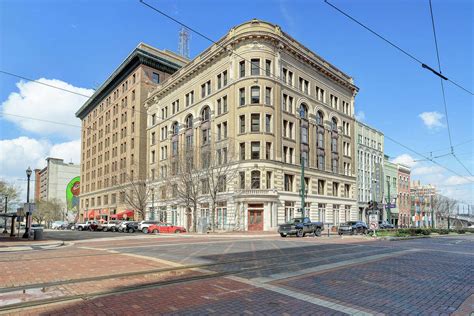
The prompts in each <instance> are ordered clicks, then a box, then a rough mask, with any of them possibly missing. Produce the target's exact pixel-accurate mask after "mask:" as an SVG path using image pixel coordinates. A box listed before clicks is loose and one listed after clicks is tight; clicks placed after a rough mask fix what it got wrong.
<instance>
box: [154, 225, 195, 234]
mask: <svg viewBox="0 0 474 316" xmlns="http://www.w3.org/2000/svg"><path fill="white" fill-rule="evenodd" d="M185 232H186V228H184V227H181V226H175V225H171V224H168V223H160V224H152V225H150V226H149V227H148V233H155V234H156V233H174V234H180V233H185Z"/></svg>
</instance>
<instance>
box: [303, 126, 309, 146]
mask: <svg viewBox="0 0 474 316" xmlns="http://www.w3.org/2000/svg"><path fill="white" fill-rule="evenodd" d="M301 142H302V143H303V144H308V127H306V126H302V127H301Z"/></svg>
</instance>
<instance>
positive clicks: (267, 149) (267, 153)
mask: <svg viewBox="0 0 474 316" xmlns="http://www.w3.org/2000/svg"><path fill="white" fill-rule="evenodd" d="M265 159H267V160H270V159H272V143H268V142H267V143H266V144H265Z"/></svg>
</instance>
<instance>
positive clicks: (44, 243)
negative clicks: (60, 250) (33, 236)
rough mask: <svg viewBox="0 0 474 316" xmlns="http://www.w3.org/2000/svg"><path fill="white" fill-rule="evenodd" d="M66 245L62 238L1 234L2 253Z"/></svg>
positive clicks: (0, 246) (0, 247)
mask: <svg viewBox="0 0 474 316" xmlns="http://www.w3.org/2000/svg"><path fill="white" fill-rule="evenodd" d="M64 245H65V243H64V241H62V240H28V239H24V238H21V237H10V235H9V234H1V235H0V253H2V252H12V251H27V250H41V249H52V248H56V247H60V246H64Z"/></svg>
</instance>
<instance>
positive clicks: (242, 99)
mask: <svg viewBox="0 0 474 316" xmlns="http://www.w3.org/2000/svg"><path fill="white" fill-rule="evenodd" d="M239 100H240V101H239V104H240V105H245V88H240V89H239Z"/></svg>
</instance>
